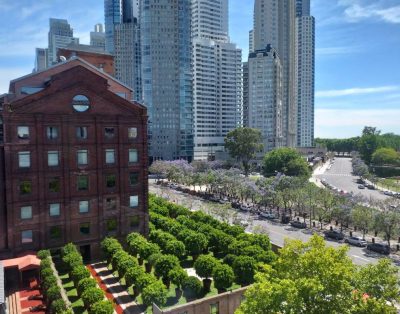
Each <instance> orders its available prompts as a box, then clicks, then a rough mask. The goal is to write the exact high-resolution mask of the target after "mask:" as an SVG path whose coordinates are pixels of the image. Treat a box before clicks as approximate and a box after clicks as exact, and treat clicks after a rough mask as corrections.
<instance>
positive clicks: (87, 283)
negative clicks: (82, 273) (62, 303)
mask: <svg viewBox="0 0 400 314" xmlns="http://www.w3.org/2000/svg"><path fill="white" fill-rule="evenodd" d="M96 287H97V282H96V280H95V279H93V278H91V277H90V278H83V279H81V280H80V281H79V283H78V287H77V291H78V294H79V295H82V293H83V291H85V290H87V289H89V288H96Z"/></svg>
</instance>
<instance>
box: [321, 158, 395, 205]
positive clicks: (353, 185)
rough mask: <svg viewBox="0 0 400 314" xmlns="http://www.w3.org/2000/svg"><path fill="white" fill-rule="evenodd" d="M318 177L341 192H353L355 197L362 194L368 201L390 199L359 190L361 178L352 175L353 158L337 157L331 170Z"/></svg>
mask: <svg viewBox="0 0 400 314" xmlns="http://www.w3.org/2000/svg"><path fill="white" fill-rule="evenodd" d="M316 177H317V178H318V179H320V180H323V179H324V180H326V182H328V183H330V184H332V185H333V186H335V187H337V188H339V189H341V190H344V191H347V192H349V193H350V192H353V193H354V195H359V194H361V195H362V196H364V197H365V198H366V199H371V198H372V199H375V200H385V199H387V198H389V197H390V196H386V195H384V194H383V193H382V192H380V191H377V190H368V189H364V190H361V189H359V188H358V184H357V179H358V178H359V177H357V176H353V175H352V166H351V158H337V157H336V158H335V161H334V164H333V165H332V167H331V169H330V170H326V171H325V172H324V173H323V174H319V175H316Z"/></svg>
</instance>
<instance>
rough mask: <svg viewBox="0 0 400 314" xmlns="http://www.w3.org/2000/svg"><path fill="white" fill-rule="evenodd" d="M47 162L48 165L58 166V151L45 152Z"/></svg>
mask: <svg viewBox="0 0 400 314" xmlns="http://www.w3.org/2000/svg"><path fill="white" fill-rule="evenodd" d="M47 164H48V166H49V167H55V166H58V151H49V152H47Z"/></svg>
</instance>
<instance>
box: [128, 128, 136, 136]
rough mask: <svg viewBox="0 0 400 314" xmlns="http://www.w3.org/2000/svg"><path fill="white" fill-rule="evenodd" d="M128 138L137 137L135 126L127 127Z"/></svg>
mask: <svg viewBox="0 0 400 314" xmlns="http://www.w3.org/2000/svg"><path fill="white" fill-rule="evenodd" d="M128 138H130V139H133V138H137V128H128Z"/></svg>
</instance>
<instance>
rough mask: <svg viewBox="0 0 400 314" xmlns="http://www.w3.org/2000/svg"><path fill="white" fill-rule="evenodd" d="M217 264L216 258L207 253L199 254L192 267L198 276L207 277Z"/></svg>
mask: <svg viewBox="0 0 400 314" xmlns="http://www.w3.org/2000/svg"><path fill="white" fill-rule="evenodd" d="M218 264H219V262H218V260H217V259H216V258H215V257H213V256H211V255H209V254H207V255H200V256H199V258H198V259H197V260H196V262H195V263H194V269H195V270H196V273H197V275H198V276H199V277H202V278H209V277H211V275H212V272H213V270H214V268H215V267H216V266H217V265H218Z"/></svg>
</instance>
